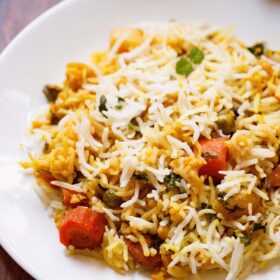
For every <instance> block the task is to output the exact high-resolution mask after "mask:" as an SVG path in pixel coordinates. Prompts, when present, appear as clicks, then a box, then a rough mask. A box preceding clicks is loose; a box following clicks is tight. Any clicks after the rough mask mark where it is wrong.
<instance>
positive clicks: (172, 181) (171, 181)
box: [164, 172, 182, 191]
mask: <svg viewBox="0 0 280 280" xmlns="http://www.w3.org/2000/svg"><path fill="white" fill-rule="evenodd" d="M181 179H182V178H181V176H180V175H177V174H175V173H174V172H171V173H170V174H169V175H167V176H165V178H164V183H165V184H166V185H167V189H168V190H169V191H170V190H173V189H174V188H176V187H178V185H179V184H180V181H181Z"/></svg>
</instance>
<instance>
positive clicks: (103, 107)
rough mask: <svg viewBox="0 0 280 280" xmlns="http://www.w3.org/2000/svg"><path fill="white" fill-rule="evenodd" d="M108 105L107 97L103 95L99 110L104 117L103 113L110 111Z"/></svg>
mask: <svg viewBox="0 0 280 280" xmlns="http://www.w3.org/2000/svg"><path fill="white" fill-rule="evenodd" d="M106 103H107V99H106V97H105V96H104V95H101V97H100V101H99V107H98V109H99V112H100V113H101V114H102V115H103V116H105V115H104V114H103V111H108V109H107V106H106ZM105 117H106V116H105Z"/></svg>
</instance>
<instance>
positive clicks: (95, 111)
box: [22, 22, 280, 280]
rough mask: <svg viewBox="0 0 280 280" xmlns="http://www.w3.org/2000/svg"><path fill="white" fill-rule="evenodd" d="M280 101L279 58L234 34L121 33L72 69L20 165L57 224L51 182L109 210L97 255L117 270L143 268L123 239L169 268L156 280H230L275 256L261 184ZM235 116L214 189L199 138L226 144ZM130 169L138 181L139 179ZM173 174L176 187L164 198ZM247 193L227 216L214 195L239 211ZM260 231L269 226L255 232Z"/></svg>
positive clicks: (274, 219) (200, 28)
mask: <svg viewBox="0 0 280 280" xmlns="http://www.w3.org/2000/svg"><path fill="white" fill-rule="evenodd" d="M192 46H197V47H198V48H199V49H200V50H202V51H203V53H204V55H205V57H204V59H203V61H202V62H201V63H200V64H197V65H195V69H194V71H193V72H192V73H191V74H190V75H189V76H188V77H187V78H186V77H185V76H183V75H179V74H176V71H175V68H176V63H177V61H178V59H179V58H180V57H181V56H185V54H186V53H188V51H189V50H190V49H191V47H192ZM104 97H105V100H106V104H105V105H106V108H105V109H104V104H102V98H103V101H104ZM279 99H280V53H279V52H272V51H270V50H266V52H265V54H263V55H262V56H260V57H256V56H254V55H253V54H252V53H250V52H249V51H248V49H247V47H246V46H245V44H244V43H243V42H241V41H239V40H238V39H236V38H235V37H234V36H233V35H232V33H231V31H230V30H229V29H217V28H216V29H214V28H211V27H209V26H207V25H205V24H193V25H190V26H186V27H185V26H183V25H181V24H179V23H177V22H170V23H168V24H163V25H143V26H137V27H135V28H127V29H121V30H120V29H117V30H114V31H113V32H112V37H111V45H110V47H109V49H108V50H105V51H103V52H97V53H94V54H93V55H92V60H91V62H90V63H89V64H88V65H86V64H81V63H70V64H69V65H67V69H66V80H65V81H64V84H63V86H62V87H61V91H60V92H59V95H58V97H57V99H56V100H55V102H54V103H52V104H51V105H50V106H49V111H48V113H47V114H46V115H45V117H44V118H42V117H40V118H37V119H35V120H34V121H33V125H32V128H31V138H30V139H31V142H30V143H29V145H27V146H26V148H27V150H28V152H29V156H30V162H24V163H22V166H23V167H24V168H33V169H34V174H35V176H36V178H37V181H38V184H39V185H40V188H38V191H39V192H40V195H41V197H43V199H44V200H45V201H46V203H47V204H48V205H49V207H50V208H51V209H52V208H53V211H54V213H55V221H56V223H57V225H59V223H60V220H61V217H63V215H64V212H65V211H66V210H67V207H65V206H64V205H63V203H62V195H61V189H53V188H51V186H50V185H49V184H48V183H46V182H45V180H44V176H46V175H47V176H51V177H52V178H53V181H52V182H51V184H53V185H56V186H58V187H61V188H66V189H69V190H72V191H76V192H79V193H80V192H83V193H86V195H87V196H88V198H89V206H90V207H92V209H93V210H96V211H99V212H102V213H105V214H106V217H107V219H108V226H107V228H106V231H105V233H104V236H103V242H102V246H101V248H100V249H97V250H96V251H95V252H94V254H93V255H95V256H96V255H97V256H99V257H102V258H103V259H104V260H105V261H106V262H107V263H108V265H109V266H110V267H112V268H113V269H115V270H116V271H118V272H120V273H123V272H126V271H128V270H133V269H139V264H137V261H135V260H134V259H133V258H132V257H131V256H130V254H129V252H128V248H127V245H126V243H125V242H124V239H125V238H127V239H129V240H130V241H131V242H140V244H141V246H142V249H143V252H144V255H145V256H149V255H151V256H154V255H155V254H157V253H159V254H160V255H161V257H162V259H165V260H166V259H167V260H169V261H168V262H164V265H163V268H162V270H161V271H157V272H155V274H154V276H153V277H155V279H162V278H163V277H164V275H167V274H169V275H171V276H174V277H178V278H181V277H185V278H186V277H187V275H189V274H195V273H200V272H204V271H207V270H213V269H220V270H224V271H226V272H227V277H226V279H227V280H230V279H236V278H237V277H238V276H239V275H241V274H240V273H241V271H242V277H244V276H246V275H248V274H249V273H251V272H252V271H256V270H257V269H258V268H260V267H263V266H264V265H265V264H266V263H267V262H268V261H271V260H272V259H275V258H276V257H278V256H279V255H280V207H279V203H280V190H279V189H269V188H267V187H266V185H265V184H264V180H263V179H265V178H266V177H267V175H268V174H270V173H271V171H272V170H273V168H274V167H275V166H276V165H277V162H278V160H279V156H278V154H279V143H280V102H279ZM103 103H104V102H103ZM102 106H103V109H104V110H100V108H102ZM231 110H234V111H235V112H237V117H236V121H235V124H236V129H235V131H234V133H233V134H232V135H231V137H230V138H229V140H228V141H227V146H228V149H229V154H230V159H229V161H228V166H227V170H226V171H222V172H221V173H222V174H224V175H225V177H224V179H222V181H221V182H219V183H215V182H213V180H212V179H211V178H206V176H199V174H198V170H199V168H200V167H201V166H203V165H204V163H205V160H204V159H203V158H202V156H201V147H200V145H199V143H198V140H199V139H201V138H208V139H211V137H213V135H216V136H223V135H224V133H223V131H222V130H221V129H220V128H219V127H218V125H217V121H218V118H219V117H220V116H222V115H227V114H228V113H229V111H231ZM55 118H56V119H57V121H56V122H55V121H54V119H55ZM137 172H138V173H140V174H145V179H144V180H140V179H139V180H138V179H135V176H134V175H135V174H136V173H137ZM171 172H174V173H176V174H178V175H180V176H181V179H180V180H179V181H177V182H176V184H177V185H176V188H175V189H173V190H168V188H167V186H166V183H165V178H166V176H169V175H170V174H171ZM77 182H79V183H77ZM147 182H148V184H149V186H150V188H149V189H148V191H147V192H146V193H145V195H144V196H142V195H141V193H142V192H145V189H144V188H145V187H146V185H147ZM100 186H101V187H102V188H104V189H111V190H113V191H114V192H115V193H116V195H117V196H118V197H120V198H121V199H122V201H123V202H122V204H121V205H120V208H118V209H114V208H111V207H109V206H108V205H106V203H105V202H104V201H103V199H102V198H100V196H99V195H98V193H99V190H100ZM244 193H246V195H247V205H246V211H245V212H244V214H243V215H242V216H240V217H236V218H233V219H229V218H228V217H226V215H225V213H223V209H221V208H219V207H217V206H216V205H217V203H218V197H219V196H221V195H223V199H224V201H227V202H229V203H230V202H231V203H233V206H235V204H234V201H236V200H237V199H238V195H241V196H242V194H244ZM253 197H257V199H258V201H259V205H258V207H257V208H256V207H255V206H254V202H253V201H252V199H253ZM235 203H236V202H235ZM205 205H207V207H206V209H204V208H205ZM237 208H238V207H237ZM233 211H234V210H233ZM257 223H261V224H262V225H265V228H264V230H257V231H253V228H254V224H257ZM147 233H148V234H151V235H155V234H157V235H159V236H160V237H161V239H162V240H163V242H162V244H161V245H160V248H153V247H151V246H150V245H149V244H148V243H147V242H146V240H145V238H144V234H147ZM69 250H70V251H71V252H74V251H75V250H74V249H73V248H70V249H69ZM77 252H79V253H81V252H83V251H81V250H77ZM87 252H88V250H85V251H84V253H85V254H87ZM163 271H164V273H162V272H163Z"/></svg>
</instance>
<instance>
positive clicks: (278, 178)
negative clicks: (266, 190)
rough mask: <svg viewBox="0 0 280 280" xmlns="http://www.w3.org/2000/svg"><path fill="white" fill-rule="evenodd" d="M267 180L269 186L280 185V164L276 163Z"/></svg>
mask: <svg viewBox="0 0 280 280" xmlns="http://www.w3.org/2000/svg"><path fill="white" fill-rule="evenodd" d="M267 182H268V185H269V186H270V187H273V188H278V187H280V165H278V166H277V167H276V168H275V169H274V170H273V171H272V172H271V173H270V174H269V175H268V176H267Z"/></svg>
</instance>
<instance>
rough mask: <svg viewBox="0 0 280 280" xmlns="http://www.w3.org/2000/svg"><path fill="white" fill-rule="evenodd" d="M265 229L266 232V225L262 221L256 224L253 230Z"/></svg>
mask: <svg viewBox="0 0 280 280" xmlns="http://www.w3.org/2000/svg"><path fill="white" fill-rule="evenodd" d="M260 229H261V230H263V231H264V232H265V229H266V226H265V225H262V224H261V223H256V224H254V227H253V231H257V230H260Z"/></svg>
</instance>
